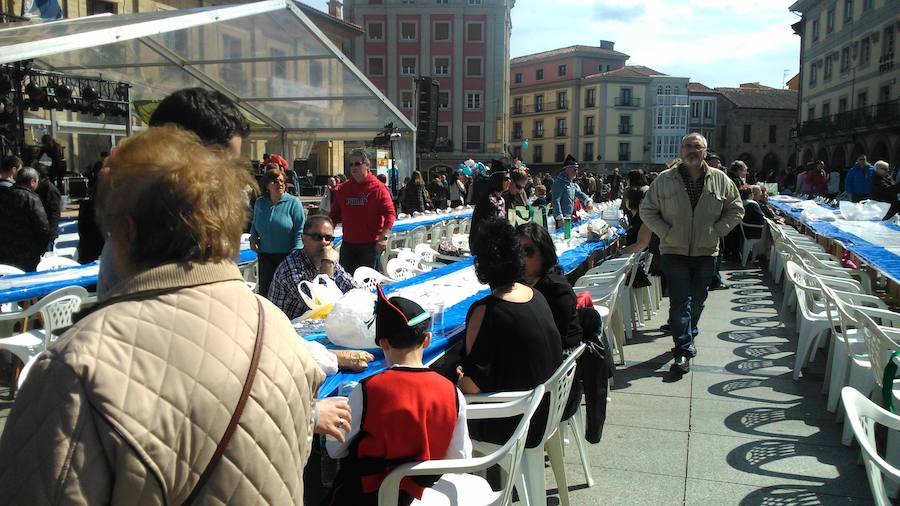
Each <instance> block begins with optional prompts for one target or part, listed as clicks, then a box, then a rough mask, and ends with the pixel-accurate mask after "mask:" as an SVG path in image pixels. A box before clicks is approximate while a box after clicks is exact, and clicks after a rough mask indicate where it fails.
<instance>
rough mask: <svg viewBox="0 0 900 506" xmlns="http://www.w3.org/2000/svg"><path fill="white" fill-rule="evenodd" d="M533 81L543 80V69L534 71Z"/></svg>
mask: <svg viewBox="0 0 900 506" xmlns="http://www.w3.org/2000/svg"><path fill="white" fill-rule="evenodd" d="M534 80H535V81H543V80H544V69H537V70H535V71H534Z"/></svg>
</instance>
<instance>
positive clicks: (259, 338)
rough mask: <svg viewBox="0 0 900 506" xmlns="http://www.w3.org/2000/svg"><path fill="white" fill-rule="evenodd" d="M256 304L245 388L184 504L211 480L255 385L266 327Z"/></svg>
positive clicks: (195, 497) (264, 316)
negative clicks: (253, 333) (255, 319)
mask: <svg viewBox="0 0 900 506" xmlns="http://www.w3.org/2000/svg"><path fill="white" fill-rule="evenodd" d="M256 304H257V306H259V323H257V325H256V344H255V345H254V346H253V357H252V358H251V359H250V370H248V371H247V379H246V380H244V389H243V390H242V391H241V396H240V398H239V399H238V402H237V406H236V407H235V408H234V413H232V414H231V421H229V422H228V427H227V428H226V429H225V433H224V434H222V439H221V440H219V445H218V446H216V451H215V452H214V453H213V456H212V458H211V459H209V463H208V464H206V469H204V470H203V474H201V475H200V479H199V480H197V484H196V485H194V489H193V490H192V491H191V494H190V495H189V496H188V498H187V499H185V500H184V502H183V503H182V506H190V505H191V504H193V503H194V501H195V500H197V496H198V495H200V492H201V491H202V490H203V487H204V486H205V485H206V482H207V481H209V478H210V477H211V476H212V473H213V471H215V469H216V465H217V464H218V463H219V461H220V460H222V455H224V454H225V449H226V448H228V443H229V442H230V441H231V437H232V436H234V432H235V430H237V425H238V422H239V421H240V420H241V414H242V413H243V412H244V406H245V405H246V404H247V399H248V398H249V397H250V389H251V388H252V387H253V379H254V378H255V377H256V369H257V368H258V367H259V355H260V352H261V351H262V342H263V333H264V331H265V329H266V324H265V321H266V314H265V310H264V309H263V305H262V302H261V301H260V300H259V297H257V298H256Z"/></svg>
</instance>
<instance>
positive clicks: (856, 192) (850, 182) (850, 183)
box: [844, 155, 875, 202]
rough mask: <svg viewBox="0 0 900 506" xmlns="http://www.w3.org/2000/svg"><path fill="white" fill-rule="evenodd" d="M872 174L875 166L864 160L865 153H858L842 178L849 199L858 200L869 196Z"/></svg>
mask: <svg viewBox="0 0 900 506" xmlns="http://www.w3.org/2000/svg"><path fill="white" fill-rule="evenodd" d="M874 175H875V167H873V166H872V164H870V163H868V162H867V161H866V155H859V156H858V157H857V158H856V164H854V165H853V167H851V168H850V171H849V172H847V177H846V179H845V180H844V191H845V192H847V193H848V194H849V195H850V200H851V201H853V202H859V201H861V200H865V199H867V198H869V188H870V187H871V186H872V177H873V176H874Z"/></svg>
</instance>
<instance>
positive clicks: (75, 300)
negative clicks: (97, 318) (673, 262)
mask: <svg viewBox="0 0 900 506" xmlns="http://www.w3.org/2000/svg"><path fill="white" fill-rule="evenodd" d="M87 296H88V292H87V290H85V289H84V288H82V287H80V286H67V287H65V288H60V289H59V290H56V291H55V292H52V293H50V294H49V295H47V296H46V297H44V298H43V299H41V300H39V301H38V302H36V303H35V304H34V305H32V306H31V307H28V308H27V309H23V310H22V311H16V312H13V313H4V314H0V322H2V321H24V320H25V319H26V318H31V317H33V316H34V315H36V314H38V313H40V314H41V317H42V319H43V322H44V328H43V329H33V330H29V331H26V332H23V333H21V334H16V335H13V336H10V337H5V338H3V339H0V350H6V351H8V352H10V353H12V354H13V355H14V356H15V357H17V358H18V359H19V360H21V361H22V364H24V365H28V364H29V363H30V362H31V361H32V360H34V359H35V358H36V357H37V356H38V355H40V354H41V353H42V352H43V351H44V350H46V349H47V345H49V344H50V342H51V341H52V340H53V339H54V336H53V331H54V330H55V329H59V328H62V327H65V326H68V325H71V324H72V314H74V313H75V312H76V311H78V310H79V309H80V308H81V302H82V300H84V299H85V298H86V297H87ZM21 381H24V380H23V379H22V378H21V377H20V378H19V382H20V383H21Z"/></svg>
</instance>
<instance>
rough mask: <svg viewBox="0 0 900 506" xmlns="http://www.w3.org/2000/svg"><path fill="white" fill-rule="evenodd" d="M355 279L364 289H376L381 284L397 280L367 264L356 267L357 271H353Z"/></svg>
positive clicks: (388, 283)
mask: <svg viewBox="0 0 900 506" xmlns="http://www.w3.org/2000/svg"><path fill="white" fill-rule="evenodd" d="M353 280H354V281H356V283H357V284H358V285H359V287H360V288H362V289H364V290H374V289H375V287H376V286H377V285H379V284H382V285H390V284H393V283H396V282H397V281H396V280H394V279H391V278H389V277H387V276H385V275H384V274H382V273H380V272H378V271H376V270H375V269H373V268H371V267H366V266H365V265H363V266H362V267H357V268H356V271H355V272H354V273H353Z"/></svg>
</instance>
